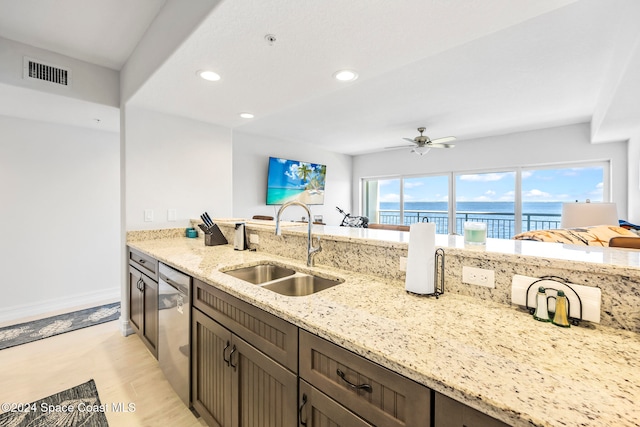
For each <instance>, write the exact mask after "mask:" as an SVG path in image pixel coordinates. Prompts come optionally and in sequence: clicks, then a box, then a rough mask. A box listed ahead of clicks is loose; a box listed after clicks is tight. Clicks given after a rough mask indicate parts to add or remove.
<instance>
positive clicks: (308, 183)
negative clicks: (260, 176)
mask: <svg viewBox="0 0 640 427" xmlns="http://www.w3.org/2000/svg"><path fill="white" fill-rule="evenodd" d="M326 175H327V166H325V165H319V164H316V163H307V162H299V161H297V160H287V159H281V158H278V157H269V174H268V177H267V205H281V204H283V203H287V202H290V201H292V200H297V201H299V202H302V203H305V204H307V205H322V204H324V181H325V177H326Z"/></svg>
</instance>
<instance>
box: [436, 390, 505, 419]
mask: <svg viewBox="0 0 640 427" xmlns="http://www.w3.org/2000/svg"><path fill="white" fill-rule="evenodd" d="M434 412H435V414H434V415H435V422H434V427H509V425H508V424H505V423H503V422H502V421H499V420H496V419H495V418H492V417H490V416H489V415H487V414H483V413H482V412H480V411H476V410H475V409H473V408H470V407H468V406H467V405H465V404H463V403H460V402H458V401H457V400H453V399H451V398H450V397H447V396H444V395H442V394H440V393H436V398H435V407H434Z"/></svg>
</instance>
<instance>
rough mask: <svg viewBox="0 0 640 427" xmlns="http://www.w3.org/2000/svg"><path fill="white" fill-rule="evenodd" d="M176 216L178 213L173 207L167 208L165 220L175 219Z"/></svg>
mask: <svg viewBox="0 0 640 427" xmlns="http://www.w3.org/2000/svg"><path fill="white" fill-rule="evenodd" d="M177 218H178V213H177V212H176V210H175V209H169V210H167V221H176V220H177Z"/></svg>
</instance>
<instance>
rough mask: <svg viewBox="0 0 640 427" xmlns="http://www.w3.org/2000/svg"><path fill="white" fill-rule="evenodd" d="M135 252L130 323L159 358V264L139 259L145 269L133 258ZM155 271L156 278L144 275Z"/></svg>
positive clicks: (130, 268) (130, 266)
mask: <svg viewBox="0 0 640 427" xmlns="http://www.w3.org/2000/svg"><path fill="white" fill-rule="evenodd" d="M132 255H133V256H134V257H139V256H140V255H142V254H139V255H135V251H133V250H130V251H129V292H128V294H129V323H130V324H131V327H132V329H133V330H134V331H135V332H136V333H137V334H138V336H139V337H140V338H141V339H142V342H143V343H144V344H145V345H146V346H147V348H148V349H149V351H150V352H151V354H153V356H154V357H155V358H156V359H157V358H158V282H157V264H158V262H157V261H156V260H154V259H153V258H149V257H148V256H146V255H145V256H144V258H141V257H139V258H137V259H138V261H139V260H143V261H144V263H143V265H144V266H145V267H144V268H142V267H140V264H139V263H138V262H136V261H135V260H134V259H136V258H133V257H132ZM141 269H142V270H144V271H147V272H150V271H155V275H156V277H155V278H152V277H149V276H147V275H146V274H143V273H142V272H141V271H140V270H141Z"/></svg>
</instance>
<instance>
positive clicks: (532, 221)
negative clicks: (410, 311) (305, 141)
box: [379, 210, 560, 239]
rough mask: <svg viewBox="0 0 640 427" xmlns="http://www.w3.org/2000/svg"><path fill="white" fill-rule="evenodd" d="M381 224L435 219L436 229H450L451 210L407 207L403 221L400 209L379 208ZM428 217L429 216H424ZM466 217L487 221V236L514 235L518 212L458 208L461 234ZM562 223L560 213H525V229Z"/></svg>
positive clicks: (439, 232) (546, 227) (558, 225)
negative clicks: (460, 209)
mask: <svg viewBox="0 0 640 427" xmlns="http://www.w3.org/2000/svg"><path fill="white" fill-rule="evenodd" d="M379 218H380V223H381V224H398V225H401V224H404V225H410V224H413V223H415V222H425V221H427V219H428V221H429V222H432V223H434V224H435V225H436V233H438V234H447V233H449V214H448V212H446V211H419V210H405V211H404V221H400V211H398V210H381V211H379ZM425 218H426V219H425ZM465 221H473V222H484V223H486V224H487V237H492V238H496V239H511V238H512V237H513V236H514V235H515V224H516V221H515V214H513V213H505V212H471V211H469V212H456V227H455V232H456V233H457V234H462V233H463V231H462V227H463V224H464V223H465ZM559 227H560V214H550V213H523V214H522V231H531V230H548V229H553V228H559Z"/></svg>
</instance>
